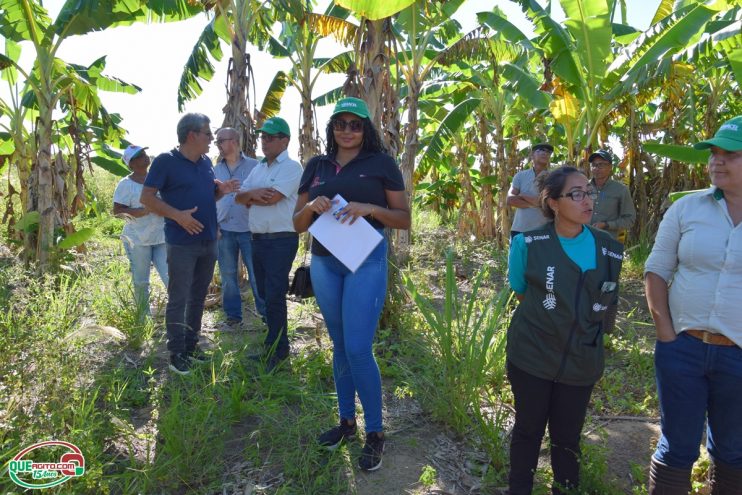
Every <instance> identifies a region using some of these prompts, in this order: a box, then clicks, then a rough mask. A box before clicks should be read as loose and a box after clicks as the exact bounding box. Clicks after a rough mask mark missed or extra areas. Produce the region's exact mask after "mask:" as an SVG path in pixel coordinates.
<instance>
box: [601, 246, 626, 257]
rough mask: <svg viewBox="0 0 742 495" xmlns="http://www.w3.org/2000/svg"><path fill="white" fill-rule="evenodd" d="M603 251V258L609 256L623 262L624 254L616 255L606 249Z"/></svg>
mask: <svg viewBox="0 0 742 495" xmlns="http://www.w3.org/2000/svg"><path fill="white" fill-rule="evenodd" d="M602 251H603V256H609V257H611V258H615V259H617V260H622V259H623V254H618V253H614V252H613V251H609V250H608V248H605V247H604V248H603V249H602Z"/></svg>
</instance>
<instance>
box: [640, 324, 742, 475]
mask: <svg viewBox="0 0 742 495" xmlns="http://www.w3.org/2000/svg"><path fill="white" fill-rule="evenodd" d="M654 363H655V374H656V377H657V392H658V394H659V399H660V413H661V415H662V436H661V437H660V441H659V443H658V445H657V450H656V451H655V453H654V458H655V459H657V460H658V461H660V462H662V463H663V464H667V465H668V466H671V467H676V468H683V469H685V468H690V467H692V466H693V463H694V462H695V461H696V459H697V458H698V455H699V452H698V451H699V445H700V444H701V438H702V435H703V426H704V422H706V420H707V419H708V427H707V430H706V433H707V438H706V448H707V449H708V452H709V455H710V456H711V458H712V459H713V460H715V461H721V462H722V463H724V464H727V465H729V466H731V467H733V468H735V469H740V468H742V348H740V347H737V346H728V347H726V346H718V345H711V344H705V343H703V341H701V340H699V339H697V338H695V337H692V336H690V335H688V334H686V333H685V332H682V333H681V334H680V335H678V336H677V338H676V339H675V340H673V341H672V342H668V343H663V342H657V343H656V345H655V354H654Z"/></svg>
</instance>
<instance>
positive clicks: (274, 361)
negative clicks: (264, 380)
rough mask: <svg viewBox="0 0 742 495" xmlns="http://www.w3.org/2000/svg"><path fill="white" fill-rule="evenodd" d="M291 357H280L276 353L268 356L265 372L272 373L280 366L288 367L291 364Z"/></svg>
mask: <svg viewBox="0 0 742 495" xmlns="http://www.w3.org/2000/svg"><path fill="white" fill-rule="evenodd" d="M288 363H289V357H288V356H284V357H278V356H276V355H275V354H274V355H272V356H268V357H267V358H266V360H265V372H266V373H270V372H272V371H273V370H275V369H276V368H279V367H287V366H288V365H289V364H288Z"/></svg>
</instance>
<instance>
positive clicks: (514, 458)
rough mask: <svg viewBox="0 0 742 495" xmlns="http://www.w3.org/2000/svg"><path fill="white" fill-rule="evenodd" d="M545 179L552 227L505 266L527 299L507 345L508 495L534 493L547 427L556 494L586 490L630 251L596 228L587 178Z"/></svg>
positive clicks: (526, 242)
mask: <svg viewBox="0 0 742 495" xmlns="http://www.w3.org/2000/svg"><path fill="white" fill-rule="evenodd" d="M540 181H541V193H540V198H541V205H542V209H543V212H544V215H545V216H546V217H547V218H549V219H551V220H552V221H550V222H549V223H547V224H546V225H544V226H543V227H541V228H539V229H537V230H531V231H528V232H525V233H523V234H518V235H516V236H515V237H514V238H513V240H512V244H511V247H510V258H509V264H508V270H509V273H508V279H509V281H510V285H511V287H512V288H513V290H514V291H515V294H516V296H517V298H518V300H519V301H520V304H519V305H518V307H517V308H516V310H515V313H514V314H513V318H512V320H511V323H510V327H509V328H508V334H507V347H506V355H507V373H508V379H509V380H510V386H511V388H512V391H513V396H514V398H515V425H514V426H513V434H512V441H511V444H510V474H509V483H510V492H509V493H510V495H527V494H530V493H531V491H532V489H533V475H534V471H535V470H536V465H537V464H538V457H539V450H540V449H541V440H542V439H543V436H544V431H545V428H546V426H547V425H548V426H549V438H550V441H551V446H550V449H551V467H552V471H553V473H554V484H553V485H552V493H554V494H562V493H571V491H570V490H576V489H578V487H579V457H580V434H581V431H582V426H583V423H584V421H585V415H586V413H587V406H588V402H589V401H590V395H591V394H592V390H593V387H594V385H595V383H596V382H597V381H598V379H599V378H600V377H601V375H602V374H603V368H604V357H603V326H604V323H603V320H604V317H605V311H606V309H607V308H608V306H609V305H610V304H612V303H615V301H616V299H617V298H618V279H619V274H620V272H621V265H622V260H623V246H622V245H621V244H620V243H619V242H617V241H615V240H614V239H613V238H611V236H610V235H608V234H607V233H605V232H603V231H601V230H597V229H594V228H592V227H590V226H589V225H590V219H591V218H592V213H593V201H594V200H595V196H596V192H595V190H594V189H593V188H592V186H591V185H590V184H589V182H588V180H587V177H585V176H584V175H583V174H582V173H581V172H580V171H578V170H577V169H576V168H573V167H561V168H557V169H555V170H553V171H551V172H549V173H548V174H546V175H543V176H542V177H541V178H540ZM575 493H577V491H575Z"/></svg>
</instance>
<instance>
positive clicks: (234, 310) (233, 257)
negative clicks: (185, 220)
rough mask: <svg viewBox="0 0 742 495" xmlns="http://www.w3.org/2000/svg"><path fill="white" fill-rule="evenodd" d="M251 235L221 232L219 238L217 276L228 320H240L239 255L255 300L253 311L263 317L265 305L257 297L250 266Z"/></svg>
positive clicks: (253, 274) (253, 273)
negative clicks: (255, 310)
mask: <svg viewBox="0 0 742 495" xmlns="http://www.w3.org/2000/svg"><path fill="white" fill-rule="evenodd" d="M251 237H252V234H251V233H250V232H230V231H228V230H222V231H221V238H219V241H218V246H219V258H218V261H219V274H220V275H221V279H222V308H223V309H224V314H226V315H227V318H228V319H230V320H242V298H241V297H240V284H239V278H238V275H239V266H238V259H239V254H240V253H242V261H243V262H244V263H245V267H246V268H247V278H248V280H249V281H250V288H251V289H252V295H253V298H254V299H255V309H257V311H258V313H259V314H260V315H261V316H265V303H264V302H263V300H262V299H261V298H260V296H259V295H258V286H257V284H256V283H255V270H254V269H253V264H252V240H251Z"/></svg>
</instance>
